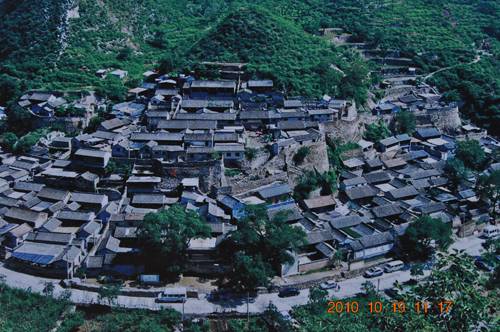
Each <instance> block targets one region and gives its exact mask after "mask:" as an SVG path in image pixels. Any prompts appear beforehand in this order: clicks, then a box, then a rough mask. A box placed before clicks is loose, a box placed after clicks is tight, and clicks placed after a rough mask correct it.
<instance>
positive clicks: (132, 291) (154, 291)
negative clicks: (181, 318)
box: [67, 279, 198, 298]
mask: <svg viewBox="0 0 500 332" xmlns="http://www.w3.org/2000/svg"><path fill="white" fill-rule="evenodd" d="M67 283H68V284H69V286H70V287H71V288H73V289H79V290H83V291H88V292H94V293H98V292H99V290H100V289H101V287H102V286H101V285H93V284H89V283H86V282H82V281H81V280H78V279H72V280H70V281H67ZM163 290H164V287H160V288H159V287H155V288H150V289H141V288H132V287H123V288H122V289H120V295H123V296H131V297H149V298H156V297H158V295H159V294H160V293H161V292H162V291H163ZM187 297H188V298H198V291H197V290H193V289H188V290H187Z"/></svg>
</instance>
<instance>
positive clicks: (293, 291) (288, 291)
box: [278, 287, 300, 297]
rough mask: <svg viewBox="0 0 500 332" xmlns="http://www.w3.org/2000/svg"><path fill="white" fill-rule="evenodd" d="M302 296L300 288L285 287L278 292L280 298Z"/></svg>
mask: <svg viewBox="0 0 500 332" xmlns="http://www.w3.org/2000/svg"><path fill="white" fill-rule="evenodd" d="M299 294H300V291H299V289H298V288H295V287H285V288H282V289H280V291H279V292H278V296H279V297H291V296H297V295H299Z"/></svg>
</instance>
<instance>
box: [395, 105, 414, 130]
mask: <svg viewBox="0 0 500 332" xmlns="http://www.w3.org/2000/svg"><path fill="white" fill-rule="evenodd" d="M415 126H416V119H415V115H414V114H413V113H411V112H408V111H400V112H398V113H396V116H395V117H394V130H395V131H396V133H398V134H409V135H411V134H413V132H414V131H415Z"/></svg>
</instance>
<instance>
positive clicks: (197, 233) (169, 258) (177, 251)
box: [138, 204, 210, 278]
mask: <svg viewBox="0 0 500 332" xmlns="http://www.w3.org/2000/svg"><path fill="white" fill-rule="evenodd" d="M138 236H139V239H140V241H141V247H142V248H143V253H144V258H145V260H146V263H147V268H148V269H149V270H155V271H157V272H160V273H162V274H163V275H165V276H166V277H168V278H173V277H177V276H178V274H179V273H181V272H182V270H183V267H184V264H185V262H186V260H187V249H188V246H189V241H190V240H191V239H194V238H206V237H209V236H210V228H209V227H208V225H207V224H206V222H205V221H204V220H203V219H202V218H201V217H200V216H199V215H198V214H197V213H196V212H194V211H191V210H186V209H185V208H184V207H183V206H182V205H179V204H174V205H172V206H171V207H170V208H169V209H166V210H160V211H158V212H154V213H153V212H151V213H148V214H147V215H146V216H145V217H144V220H143V221H142V223H141V224H140V225H139V228H138Z"/></svg>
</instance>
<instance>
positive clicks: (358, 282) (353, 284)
mask: <svg viewBox="0 0 500 332" xmlns="http://www.w3.org/2000/svg"><path fill="white" fill-rule="evenodd" d="M483 242H484V240H482V239H479V238H477V237H467V238H462V239H458V240H457V241H456V242H455V243H454V244H453V245H452V246H451V247H450V250H452V249H459V250H465V252H467V253H468V254H469V255H473V256H475V255H479V253H480V252H481V251H482V250H483V249H482V247H481V244H482V243H483ZM426 273H429V272H426ZM0 275H5V277H6V278H5V282H6V283H7V285H9V286H10V287H14V288H22V289H31V291H34V292H38V293H41V292H42V291H43V288H44V286H45V283H46V282H52V283H53V284H54V286H55V289H54V296H59V295H61V294H62V293H63V292H64V288H62V287H61V286H60V285H59V283H58V282H59V280H57V279H47V278H41V277H37V276H32V275H28V274H23V273H20V272H16V271H12V270H9V269H6V268H5V267H4V266H3V265H0ZM410 278H411V276H410V272H409V271H397V272H393V273H385V274H383V275H382V276H381V277H379V278H373V279H370V281H371V282H373V283H374V285H375V286H378V288H379V289H380V290H384V289H387V288H391V287H392V286H393V284H394V282H395V281H398V282H400V283H402V282H405V281H408V280H409V279H410ZM366 280H367V279H365V278H363V277H361V276H360V277H356V278H352V279H347V280H344V281H341V282H339V285H340V290H339V291H338V292H334V291H332V290H331V291H329V295H330V296H331V297H335V298H339V299H340V298H347V297H352V296H354V295H356V294H357V293H359V292H361V291H362V285H363V283H364V282H365V281H366ZM70 292H71V301H72V302H74V303H79V304H84V303H87V304H91V303H99V300H98V295H97V293H95V292H89V291H83V290H78V289H71V290H70ZM308 297H309V289H304V290H301V291H300V294H299V295H297V296H294V297H288V298H280V297H278V294H277V293H269V294H260V295H258V296H257V297H256V298H253V299H251V300H250V302H249V303H248V311H249V312H250V313H252V314H255V313H260V312H263V311H264V310H265V309H266V308H267V306H268V305H269V303H273V304H274V305H275V306H276V307H277V308H278V310H280V311H289V310H290V309H292V307H293V306H296V305H302V304H306V303H307V301H308ZM116 305H117V306H120V307H126V308H142V309H152V310H158V309H160V308H162V307H163V308H165V307H169V308H172V309H175V310H178V311H179V312H184V314H186V315H189V316H203V315H208V314H214V313H223V312H226V313H229V312H237V313H241V314H243V313H246V312H247V303H246V299H245V298H243V299H234V300H231V301H225V302H223V303H213V302H210V301H209V300H208V299H207V296H206V294H200V296H199V298H198V299H192V298H189V299H188V300H187V301H186V303H185V304H177V303H169V304H163V303H162V304H159V303H155V299H154V298H145V297H132V296H118V298H117V301H116Z"/></svg>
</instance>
